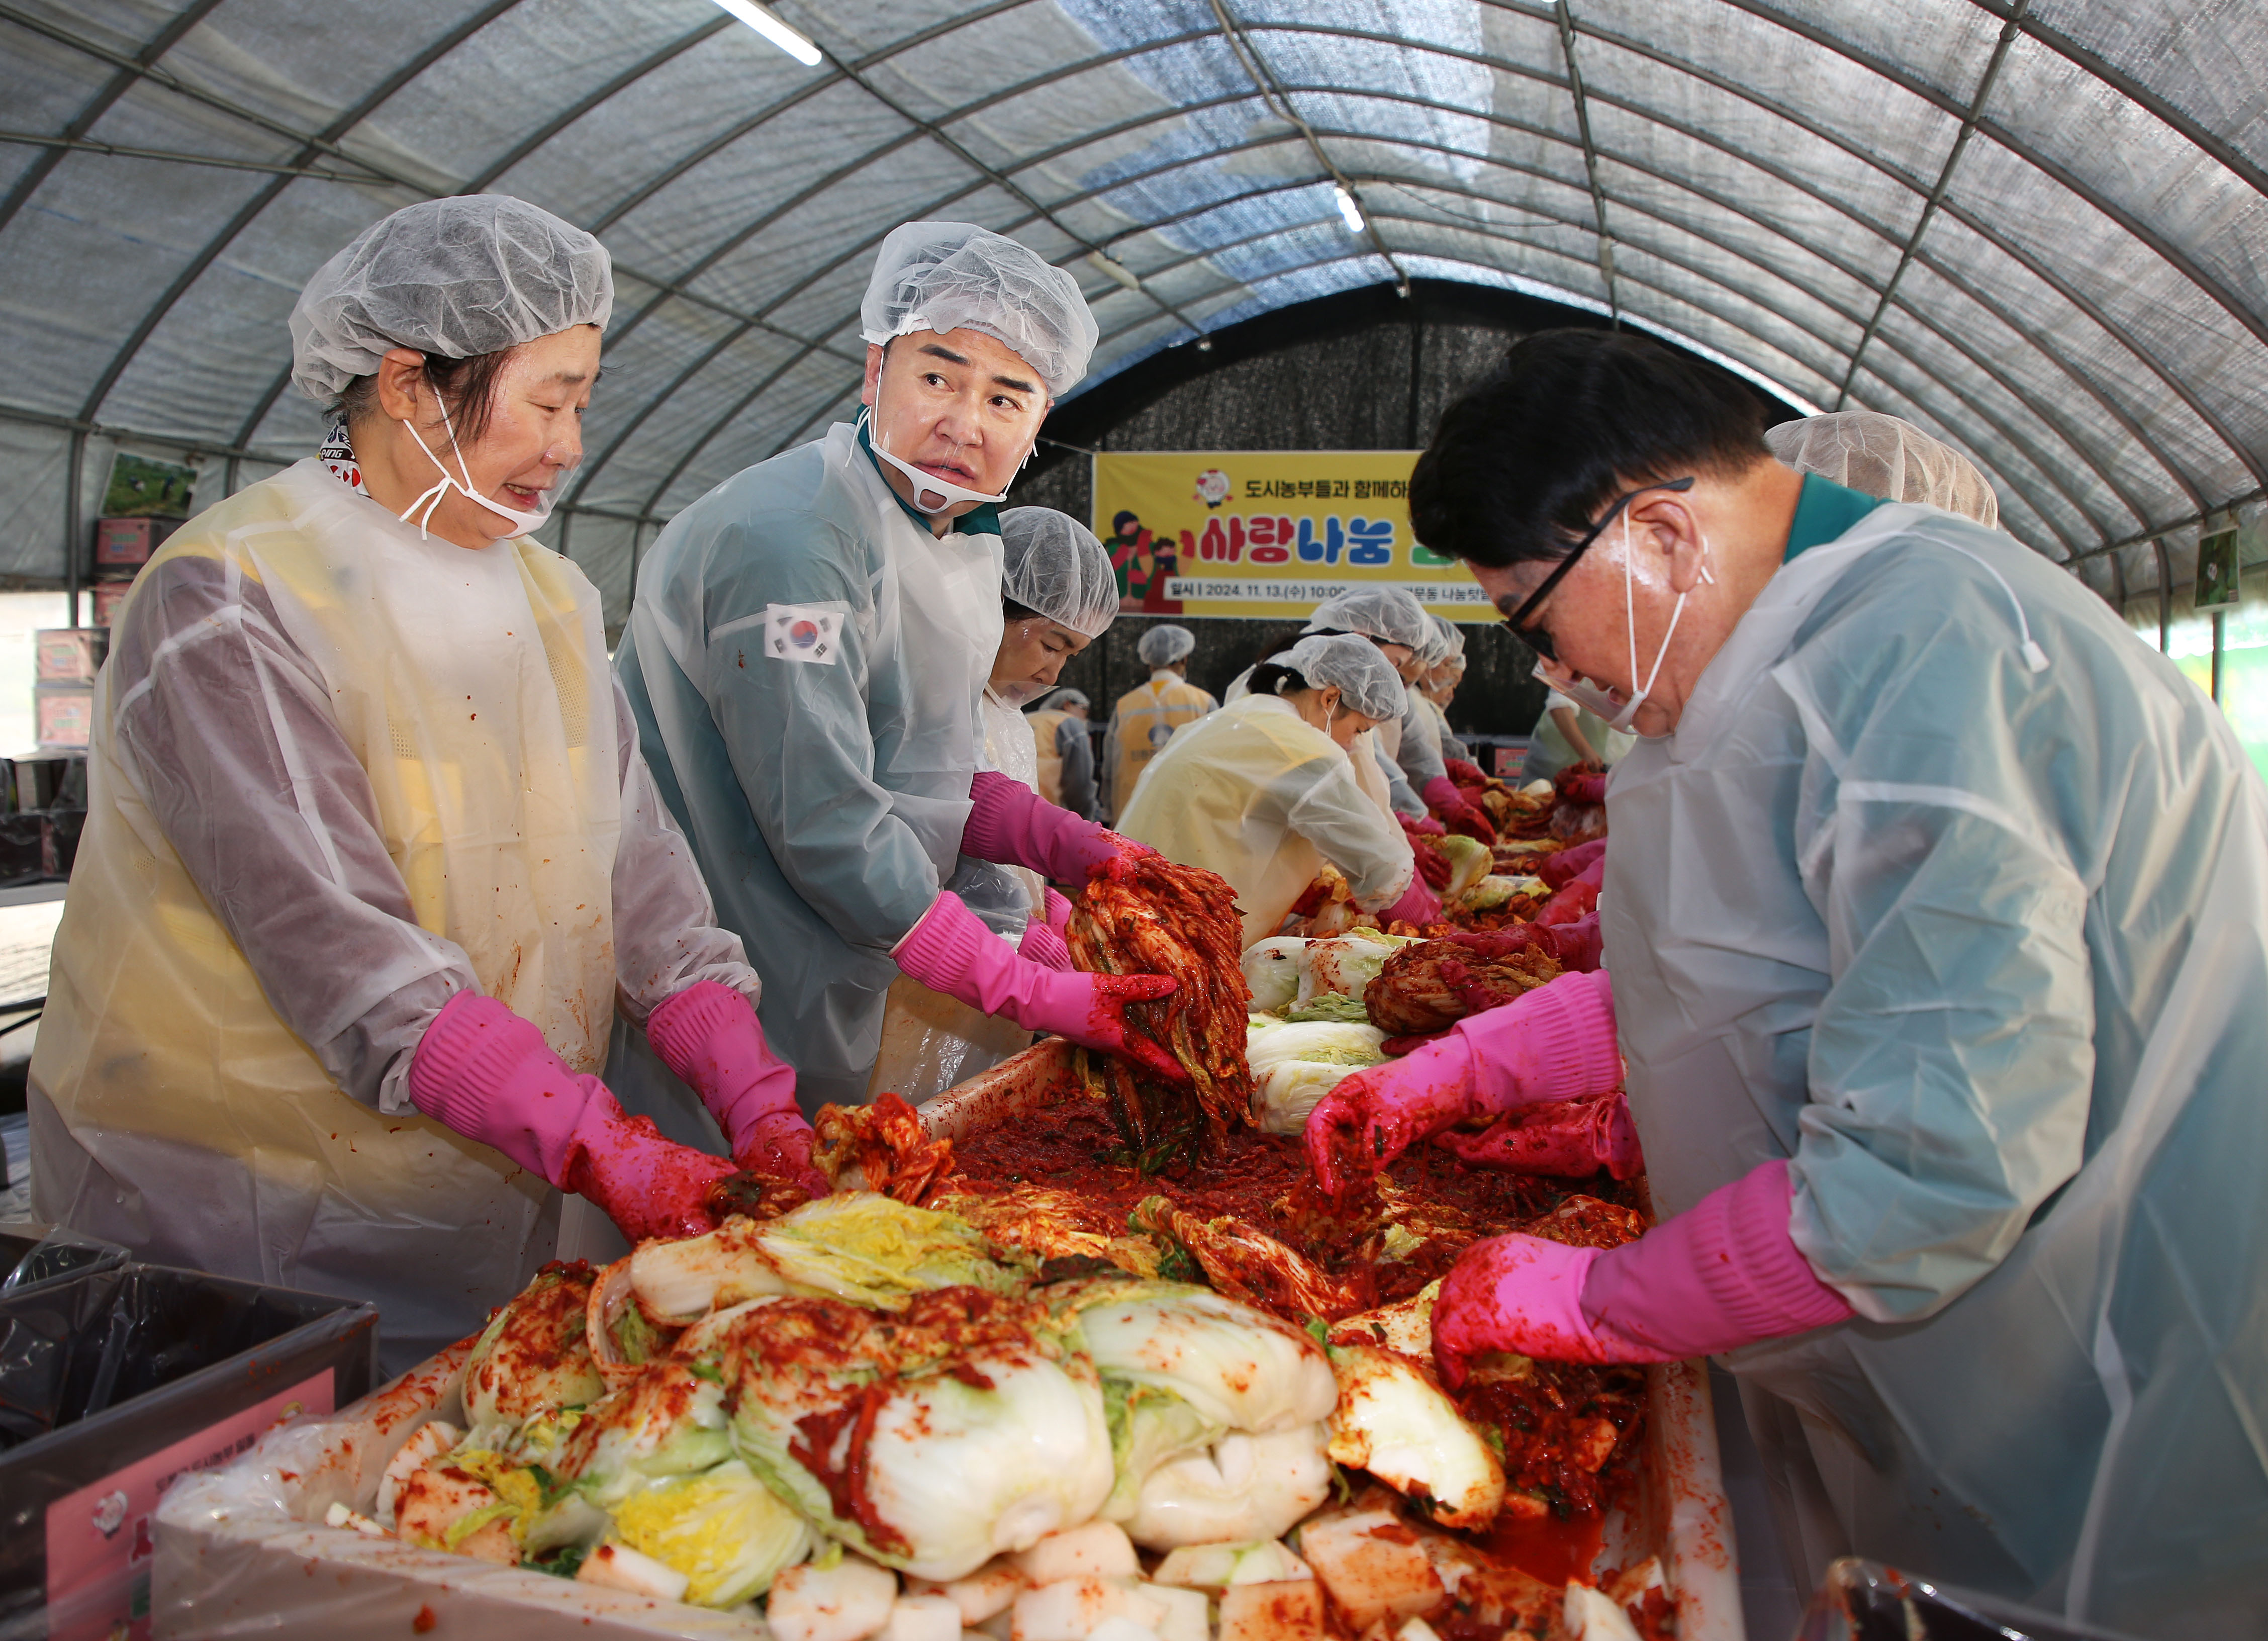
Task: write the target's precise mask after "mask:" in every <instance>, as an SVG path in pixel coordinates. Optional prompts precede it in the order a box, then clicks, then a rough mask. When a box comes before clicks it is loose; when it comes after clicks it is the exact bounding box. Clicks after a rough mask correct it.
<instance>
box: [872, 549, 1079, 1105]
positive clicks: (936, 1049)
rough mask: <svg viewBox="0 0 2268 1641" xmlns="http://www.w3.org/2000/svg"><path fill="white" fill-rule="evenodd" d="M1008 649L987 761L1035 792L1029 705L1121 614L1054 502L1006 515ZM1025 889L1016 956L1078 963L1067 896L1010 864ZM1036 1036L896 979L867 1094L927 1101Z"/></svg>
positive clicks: (1001, 664) (990, 701) (988, 696)
mask: <svg viewBox="0 0 2268 1641" xmlns="http://www.w3.org/2000/svg"><path fill="white" fill-rule="evenodd" d="M1000 551H1001V567H1000V609H1001V617H1002V632H1001V634H1000V647H999V650H998V653H997V654H995V655H994V657H993V660H992V674H991V676H990V679H989V680H987V682H986V684H985V685H984V697H983V705H982V707H981V709H980V710H981V711H982V713H983V725H984V761H985V765H986V767H987V768H989V769H991V770H995V771H997V772H999V773H1000V774H1003V775H1005V776H1006V777H1007V778H1008V779H1009V780H1014V781H1017V782H1020V784H1021V785H1023V786H1024V787H1026V788H1027V789H1029V790H1030V791H1032V792H1033V793H1034V794H1035V795H1036V794H1037V793H1038V790H1039V784H1038V783H1039V765H1040V759H1039V745H1038V743H1037V741H1036V739H1035V737H1034V735H1033V733H1032V726H1031V724H1030V722H1029V721H1027V719H1026V718H1025V716H1024V714H1023V713H1022V712H1020V710H1018V709H1019V708H1020V706H1022V705H1023V703H1025V702H1026V701H1029V700H1035V699H1038V698H1039V697H1040V696H1042V695H1043V694H1045V693H1046V692H1047V691H1049V690H1050V689H1052V688H1054V687H1055V682H1056V680H1057V678H1058V677H1061V676H1063V669H1064V662H1068V661H1069V660H1071V657H1072V656H1074V655H1076V654H1079V652H1080V651H1081V650H1083V649H1085V648H1086V647H1087V646H1088V645H1089V644H1092V643H1093V642H1094V640H1095V639H1098V638H1100V637H1101V636H1102V634H1103V632H1105V631H1106V630H1108V627H1109V625H1110V624H1111V622H1112V621H1113V620H1114V619H1115V618H1116V617H1117V614H1118V583H1117V580H1116V577H1115V576H1114V575H1113V573H1112V569H1111V563H1110V555H1109V553H1108V551H1105V550H1104V548H1103V545H1102V543H1101V542H1099V541H1097V540H1095V539H1094V535H1093V533H1092V532H1090V531H1089V530H1088V529H1086V526H1085V525H1083V524H1081V523H1079V521H1077V520H1076V519H1073V518H1071V517H1070V516H1069V515H1068V514H1061V513H1057V512H1056V511H1055V510H1054V509H1053V508H1051V507H1010V508H1008V509H1006V510H1005V512H1003V513H1002V514H1000ZM1007 872H1008V874H1009V876H1011V877H1012V878H1013V880H1014V881H1015V883H1016V885H1017V887H1018V890H1019V891H1020V893H1021V894H1022V895H1023V896H1024V902H1023V908H1022V909H1023V913H1024V915H1025V917H1026V918H1027V922H1026V923H1025V925H1024V929H1023V935H1022V938H1021V939H1020V941H1019V942H1017V946H1016V950H1017V953H1018V955H1019V956H1020V957H1027V958H1029V959H1030V960H1032V961H1034V962H1035V963H1042V964H1045V965H1047V966H1048V967H1049V968H1051V969H1069V968H1071V966H1072V965H1071V952H1070V950H1069V948H1067V947H1066V946H1065V945H1064V937H1063V936H1064V929H1065V928H1067V927H1068V926H1069V924H1070V922H1071V902H1070V901H1068V900H1066V899H1065V898H1064V897H1063V896H1061V895H1059V894H1057V892H1056V891H1054V890H1052V889H1050V888H1049V887H1048V883H1047V879H1046V878H1044V877H1043V876H1041V875H1040V874H1039V873H1038V872H1035V871H1034V870H1032V869H1030V868H1028V867H1022V866H1012V867H1009V868H1007ZM1031 1041H1032V1034H1031V1032H1030V1031H1028V1030H1027V1029H1026V1028H1024V1027H1023V1026H1021V1025H1019V1024H1017V1023H1016V1022H1015V1021H1013V1020H1012V1019H1008V1018H1005V1017H1003V1016H994V1015H989V1014H985V1013H983V1012H980V1011H979V1010H977V1009H974V1008H972V1007H970V1006H969V1005H968V1003H965V1002H961V1000H960V999H958V998H956V997H953V996H950V995H948V994H946V993H943V992H938V991H932V989H930V988H929V987H926V986H924V985H923V984H922V983H921V982H920V981H919V980H917V979H914V978H913V976H911V975H910V974H901V975H900V976H899V977H898V978H897V979H895V980H894V981H892V982H891V984H890V992H889V999H888V1002H887V1005H886V1006H885V1009H884V1012H883V1016H882V1042H881V1047H880V1051H879V1052H878V1053H877V1054H876V1055H875V1059H874V1070H873V1076H871V1077H869V1078H868V1080H867V1092H868V1095H869V1097H870V1098H871V1097H873V1096H876V1095H880V1094H881V1093H882V1092H884V1091H885V1090H888V1091H890V1092H892V1093H895V1094H898V1095H900V1096H902V1098H906V1099H908V1100H912V1101H917V1102H918V1101H921V1100H924V1099H927V1098H929V1097H930V1096H931V1095H932V1094H939V1093H942V1092H944V1091H945V1090H946V1089H949V1088H951V1087H952V1086H953V1085H954V1083H960V1082H961V1081H963V1080H965V1079H967V1078H968V1077H972V1076H976V1074H977V1073H978V1072H980V1071H983V1070H985V1069H987V1068H990V1067H991V1066H995V1065H998V1063H999V1062H1000V1061H1003V1060H1005V1059H1006V1058H1007V1057H1008V1056H1009V1055H1010V1054H1013V1053H1015V1052H1016V1051H1017V1050H1019V1049H1020V1048H1027V1047H1029V1046H1030V1045H1031Z"/></svg>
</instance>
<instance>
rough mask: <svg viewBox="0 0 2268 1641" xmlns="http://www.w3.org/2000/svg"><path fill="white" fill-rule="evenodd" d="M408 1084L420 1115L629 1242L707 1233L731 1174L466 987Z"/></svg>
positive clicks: (433, 1029) (419, 1056) (423, 1042)
mask: <svg viewBox="0 0 2268 1641" xmlns="http://www.w3.org/2000/svg"><path fill="white" fill-rule="evenodd" d="M409 1100H410V1104H412V1105H415V1106H416V1107H417V1109H418V1110H419V1111H421V1112H423V1113H424V1114H425V1115H426V1116H428V1117H431V1118H432V1119H433V1120H435V1121H436V1122H439V1123H443V1124H445V1125H446V1126H447V1127H451V1128H453V1129H454V1130H456V1132H458V1133H459V1134H461V1135H465V1136H466V1137H467V1138H468V1139H473V1140H478V1141H479V1142H481V1143H482V1144H483V1145H490V1146H493V1147H495V1148H496V1149H497V1150H499V1151H501V1152H503V1153H504V1156H506V1157H509V1158H511V1159H512V1161H513V1162H515V1163H517V1164H519V1165H520V1166H521V1167H523V1168H525V1169H527V1171H528V1172H531V1173H534V1174H536V1175H539V1176H541V1178H542V1179H546V1180H548V1181H549V1182H550V1183H551V1184H552V1185H555V1186H559V1187H560V1188H561V1189H562V1190H566V1191H573V1192H576V1193H578V1194H580V1195H582V1196H585V1197H587V1198H589V1199H590V1200H591V1201H593V1202H594V1203H596V1204H597V1205H598V1206H599V1207H600V1209H603V1210H604V1211H605V1213H606V1216H607V1217H608V1218H609V1219H611V1220H612V1221H614V1223H615V1227H616V1229H618V1230H620V1231H622V1234H623V1235H624V1236H625V1237H628V1238H630V1240H631V1241H633V1242H637V1241H639V1240H642V1239H644V1238H649V1237H691V1236H699V1235H700V1234H702V1233H703V1232H704V1231H712V1230H714V1229H715V1228H716V1223H717V1222H716V1219H715V1216H713V1215H712V1214H711V1213H710V1211H709V1209H708V1208H707V1206H706V1204H707V1201H708V1196H709V1192H710V1190H711V1187H712V1186H715V1185H716V1184H717V1182H718V1180H720V1179H728V1178H730V1177H731V1176H733V1174H735V1173H736V1172H739V1171H738V1170H737V1169H735V1168H734V1166H733V1164H732V1163H731V1162H729V1161H727V1160H726V1159H725V1158H724V1157H711V1156H710V1155H709V1153H707V1152H706V1151H696V1150H695V1149H692V1148H691V1147H690V1146H685V1145H679V1144H676V1143H674V1142H671V1141H669V1140H665V1139H664V1138H662V1137H661V1134H660V1131H659V1129H657V1128H656V1127H654V1126H653V1121H652V1119H651V1118H647V1117H630V1116H625V1115H624V1114H623V1112H622V1106H621V1105H618V1104H616V1103H615V1097H614V1096H613V1095H612V1094H611V1093H609V1092H608V1090H607V1086H606V1084H605V1083H601V1082H600V1081H599V1079H598V1078H596V1077H593V1076H585V1075H583V1074H581V1073H579V1072H577V1071H575V1070H573V1069H572V1068H570V1067H569V1066H568V1064H567V1062H566V1061H563V1060H562V1059H560V1058H559V1056H558V1055H557V1054H556V1053H552V1051H551V1047H550V1045H549V1044H548V1043H546V1042H545V1041H544V1040H543V1033H542V1032H541V1031H538V1030H537V1029H536V1028H535V1026H534V1024H533V1023H531V1022H529V1021H527V1020H523V1019H522V1018H520V1016H518V1015H516V1014H514V1013H513V1012H512V1010H511V1009H508V1008H506V1007H505V1006H504V1004H503V1003H500V1002H497V1001H496V1000H495V999H494V998H491V997H483V996H482V995H480V994H478V993H475V992H460V993H459V994H457V995H456V996H454V997H453V998H451V999H450V1000H449V1002H447V1003H446V1005H445V1006H444V1007H443V1008H442V1009H441V1012H440V1013H439V1014H438V1015H437V1016H434V1020H433V1024H431V1025H429V1026H427V1027H426V1028H425V1034H424V1036H423V1037H422V1038H421V1039H418V1044H417V1048H416V1053H414V1054H413V1055H412V1057H411V1059H410V1062H409Z"/></svg>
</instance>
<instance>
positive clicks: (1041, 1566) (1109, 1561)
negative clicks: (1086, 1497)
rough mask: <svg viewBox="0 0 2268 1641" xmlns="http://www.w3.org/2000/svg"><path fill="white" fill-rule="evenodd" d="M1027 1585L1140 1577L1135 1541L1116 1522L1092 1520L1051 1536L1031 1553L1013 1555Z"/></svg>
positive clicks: (1033, 1548) (1013, 1561)
mask: <svg viewBox="0 0 2268 1641" xmlns="http://www.w3.org/2000/svg"><path fill="white" fill-rule="evenodd" d="M1008 1559H1009V1561H1010V1562H1011V1563H1013V1564H1014V1566H1015V1569H1016V1571H1018V1572H1020V1573H1021V1574H1023V1575H1024V1579H1025V1582H1026V1583H1027V1584H1034V1585H1040V1584H1061V1583H1062V1582H1063V1581H1064V1579H1066V1578H1140V1577H1141V1576H1142V1563H1141V1560H1140V1558H1139V1557H1138V1556H1136V1555H1135V1554H1134V1541H1133V1540H1131V1539H1130V1538H1128V1537H1127V1536H1126V1529H1125V1528H1123V1527H1122V1526H1119V1525H1118V1524H1117V1523H1116V1522H1115V1521H1090V1522H1087V1523H1086V1525H1085V1526H1076V1527H1071V1528H1069V1529H1067V1530H1065V1531H1064V1532H1062V1533H1050V1534H1048V1536H1047V1537H1045V1538H1043V1539H1042V1540H1041V1541H1039V1542H1038V1543H1036V1544H1035V1545H1033V1546H1032V1548H1031V1549H1027V1550H1019V1551H1018V1552H1017V1553H1016V1554H1015V1555H1013V1556H1010V1557H1009V1558H1008Z"/></svg>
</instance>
